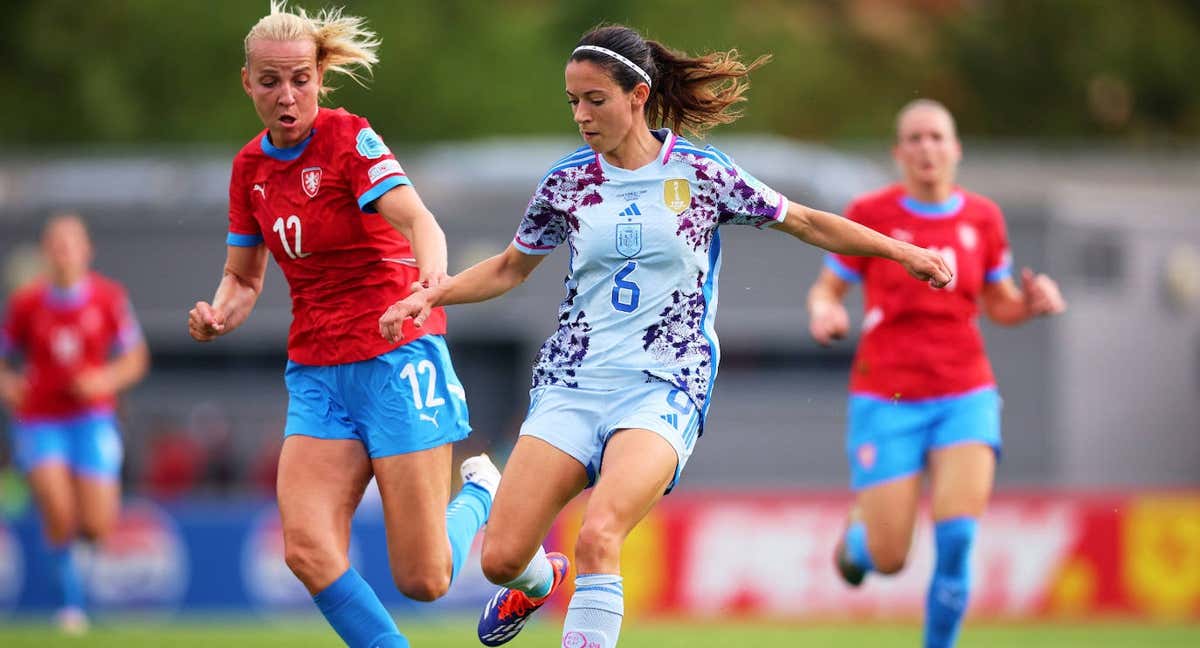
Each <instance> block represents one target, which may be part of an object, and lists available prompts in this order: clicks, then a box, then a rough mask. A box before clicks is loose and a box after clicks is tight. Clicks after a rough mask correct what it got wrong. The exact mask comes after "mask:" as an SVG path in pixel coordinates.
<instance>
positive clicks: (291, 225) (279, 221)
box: [271, 214, 312, 259]
mask: <svg viewBox="0 0 1200 648" xmlns="http://www.w3.org/2000/svg"><path fill="white" fill-rule="evenodd" d="M271 229H272V230H274V231H275V232H276V233H278V234H279V242H280V243H282V244H283V251H284V252H286V253H287V255H288V256H290V257H292V258H293V259H303V258H304V257H306V256H308V255H309V254H312V252H309V253H308V254H305V253H304V251H303V250H301V249H300V217H299V216H297V215H295V214H292V215H291V216H288V217H287V221H286V222H285V221H284V220H283V217H282V216H281V217H279V218H276V219H275V225H273V226H272V227H271ZM289 229H294V230H296V251H295V252H293V251H292V246H291V245H288V240H287V230H289Z"/></svg>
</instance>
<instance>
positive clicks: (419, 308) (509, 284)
mask: <svg viewBox="0 0 1200 648" xmlns="http://www.w3.org/2000/svg"><path fill="white" fill-rule="evenodd" d="M544 258H546V257H545V256H536V255H530V254H525V253H523V252H521V251H520V250H518V249H517V248H515V247H513V246H512V245H509V246H508V247H507V248H505V250H504V251H503V252H501V253H500V254H497V255H496V256H494V257H491V258H488V259H484V260H483V261H480V262H479V263H476V264H475V265H473V266H471V267H470V268H467V269H466V270H463V271H462V272H460V273H458V274H456V275H454V276H453V277H450V278H449V279H447V280H446V281H444V282H442V283H441V285H439V286H433V287H430V288H429V289H427V290H418V291H417V292H414V293H413V294H411V295H409V296H408V297H407V298H405V299H402V300H400V301H398V302H396V303H395V304H392V305H391V306H390V307H389V308H388V309H387V310H386V311H384V313H383V316H382V317H380V318H379V333H380V335H382V336H383V337H384V338H385V339H387V340H389V341H391V342H398V341H399V340H400V338H401V337H403V336H402V335H401V328H400V326H401V324H403V323H404V320H406V319H408V318H410V317H411V318H412V320H413V324H414V325H416V326H421V325H422V324H424V323H425V318H426V317H428V316H429V311H430V309H432V308H434V307H435V306H449V305H451V304H473V303H475V302H481V301H487V300H489V299H492V298H494V297H499V296H500V295H503V294H504V293H506V292H508V291H510V290H512V289H513V288H516V287H517V286H519V285H521V284H522V283H524V281H525V280H526V279H528V278H529V275H530V274H531V273H532V272H533V269H534V268H536V267H538V264H540V263H541V262H542V259H544Z"/></svg>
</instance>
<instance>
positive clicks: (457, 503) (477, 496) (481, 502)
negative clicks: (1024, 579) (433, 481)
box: [446, 482, 492, 581]
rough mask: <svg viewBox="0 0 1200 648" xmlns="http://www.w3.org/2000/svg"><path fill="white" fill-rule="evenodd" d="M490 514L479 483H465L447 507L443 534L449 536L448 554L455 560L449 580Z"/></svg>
mask: <svg viewBox="0 0 1200 648" xmlns="http://www.w3.org/2000/svg"><path fill="white" fill-rule="evenodd" d="M491 511H492V496H491V495H490V494H488V492H487V489H486V488H484V487H482V486H480V485H479V484H473V483H471V482H467V483H465V484H463V487H462V490H460V491H458V495H456V496H455V497H454V499H452V500H450V505H449V506H447V507H446V535H448V536H450V555H451V556H452V558H453V560H454V571H452V572H450V580H451V581H453V580H454V577H455V576H458V570H459V569H461V568H462V564H463V562H464V561H465V560H466V559H467V554H468V553H470V551H471V542H472V541H474V540H475V534H476V533H479V529H480V527H482V526H483V523H484V522H487V519H488V514H489V513H491Z"/></svg>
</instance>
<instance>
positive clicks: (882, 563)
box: [867, 536, 908, 574]
mask: <svg viewBox="0 0 1200 648" xmlns="http://www.w3.org/2000/svg"><path fill="white" fill-rule="evenodd" d="M868 538H869V536H868ZM867 547H868V549H869V551H870V552H871V562H873V563H875V571H877V572H879V573H881V574H895V573H897V572H899V571H900V570H901V569H904V563H905V561H907V559H908V544H907V543H903V542H895V541H892V542H881V543H879V544H875V543H872V542H871V541H870V540H869V539H868V541H867Z"/></svg>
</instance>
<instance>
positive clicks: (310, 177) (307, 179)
mask: <svg viewBox="0 0 1200 648" xmlns="http://www.w3.org/2000/svg"><path fill="white" fill-rule="evenodd" d="M300 188H301V189H303V190H304V193H305V195H307V196H308V197H309V198H316V197H317V192H318V191H320V190H321V167H308V168H307V169H304V170H303V171H301V172H300Z"/></svg>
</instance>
